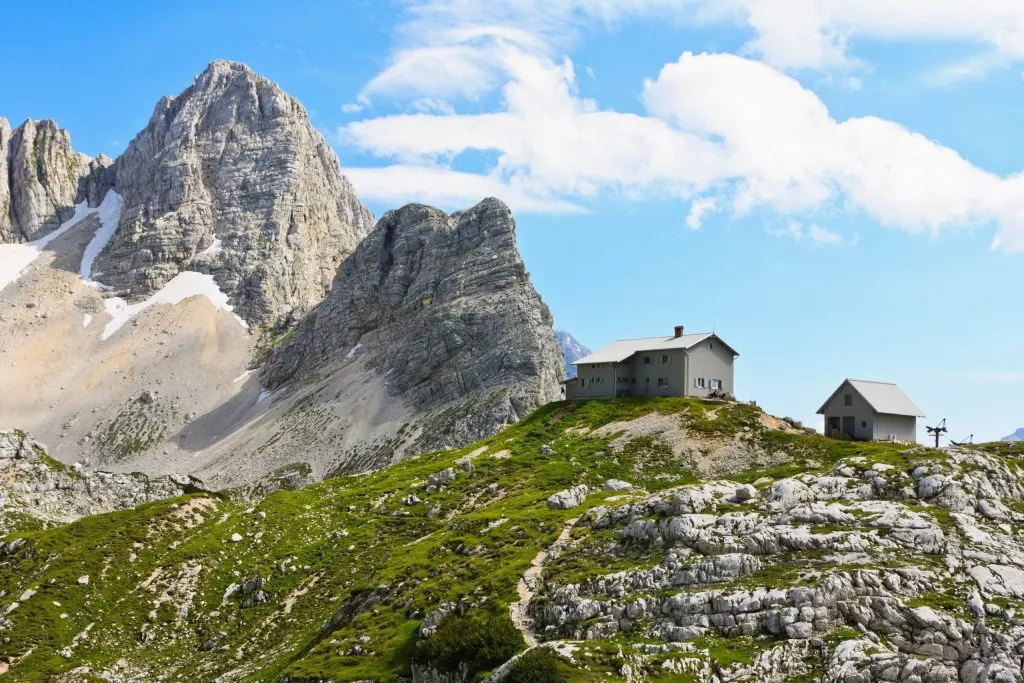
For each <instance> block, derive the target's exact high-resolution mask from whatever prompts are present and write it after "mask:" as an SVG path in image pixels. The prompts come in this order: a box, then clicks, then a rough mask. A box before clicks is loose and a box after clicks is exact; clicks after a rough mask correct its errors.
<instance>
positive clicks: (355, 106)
mask: <svg viewBox="0 0 1024 683" xmlns="http://www.w3.org/2000/svg"><path fill="white" fill-rule="evenodd" d="M362 110H363V105H361V104H359V103H358V102H346V103H345V104H343V105H341V111H342V112H344V113H346V114H358V113H359V112H361V111H362Z"/></svg>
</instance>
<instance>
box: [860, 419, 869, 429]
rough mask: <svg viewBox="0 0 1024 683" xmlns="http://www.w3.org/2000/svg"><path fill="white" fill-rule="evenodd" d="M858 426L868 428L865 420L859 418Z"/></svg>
mask: <svg viewBox="0 0 1024 683" xmlns="http://www.w3.org/2000/svg"><path fill="white" fill-rule="evenodd" d="M860 428H861V429H867V428H868V423H867V422H865V421H864V420H861V421H860Z"/></svg>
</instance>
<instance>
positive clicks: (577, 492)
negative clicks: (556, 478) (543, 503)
mask: <svg viewBox="0 0 1024 683" xmlns="http://www.w3.org/2000/svg"><path fill="white" fill-rule="evenodd" d="M588 491H589V489H588V488H587V487H586V486H584V485H582V484H581V485H579V486H573V487H572V488H570V489H565V490H562V491H559V492H558V493H555V494H552V495H551V497H550V498H548V507H549V508H551V509H552V510H569V509H571V508H574V507H579V506H580V505H582V504H583V501H584V500H586V498H587V493H588Z"/></svg>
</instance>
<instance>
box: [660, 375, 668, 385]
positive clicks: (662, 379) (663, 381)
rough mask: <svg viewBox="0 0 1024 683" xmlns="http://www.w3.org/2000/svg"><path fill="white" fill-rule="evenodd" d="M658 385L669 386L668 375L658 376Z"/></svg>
mask: <svg viewBox="0 0 1024 683" xmlns="http://www.w3.org/2000/svg"><path fill="white" fill-rule="evenodd" d="M658 386H659V387H667V386H668V377H659V378H658Z"/></svg>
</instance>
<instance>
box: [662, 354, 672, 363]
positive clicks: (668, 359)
mask: <svg viewBox="0 0 1024 683" xmlns="http://www.w3.org/2000/svg"><path fill="white" fill-rule="evenodd" d="M671 360H672V356H670V355H668V354H667V353H663V354H661V362H662V364H663V365H664V364H665V363H669V362H671Z"/></svg>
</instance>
